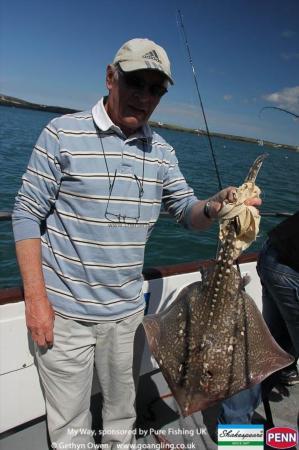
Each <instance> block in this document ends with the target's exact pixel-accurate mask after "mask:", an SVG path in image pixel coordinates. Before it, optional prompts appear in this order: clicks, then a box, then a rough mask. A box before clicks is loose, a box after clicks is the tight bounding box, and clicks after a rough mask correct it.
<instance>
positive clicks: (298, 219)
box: [269, 211, 299, 272]
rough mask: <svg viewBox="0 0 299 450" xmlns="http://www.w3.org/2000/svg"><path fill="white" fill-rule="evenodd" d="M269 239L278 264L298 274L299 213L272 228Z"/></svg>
mask: <svg viewBox="0 0 299 450" xmlns="http://www.w3.org/2000/svg"><path fill="white" fill-rule="evenodd" d="M269 239H270V242H271V244H272V246H273V247H274V248H275V250H276V251H277V260H278V262H279V263H280V264H285V265H286V266H289V267H291V268H292V269H293V270H296V271H297V272H299V211H298V212H297V213H295V214H294V215H293V216H291V217H289V218H288V219H286V220H284V221H283V222H281V223H280V224H279V225H277V226H276V227H275V228H273V230H271V231H270V233H269Z"/></svg>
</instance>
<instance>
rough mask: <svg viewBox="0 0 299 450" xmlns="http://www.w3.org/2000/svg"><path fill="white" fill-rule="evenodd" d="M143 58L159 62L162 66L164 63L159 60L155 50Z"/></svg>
mask: <svg viewBox="0 0 299 450" xmlns="http://www.w3.org/2000/svg"><path fill="white" fill-rule="evenodd" d="M142 58H146V59H153V60H154V61H157V62H158V63H160V64H162V61H161V60H160V59H159V56H158V54H157V52H156V51H155V50H152V51H150V52H148V53H146V54H145V55H143V57H142Z"/></svg>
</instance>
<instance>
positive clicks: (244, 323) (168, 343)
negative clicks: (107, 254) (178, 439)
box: [143, 155, 293, 416]
mask: <svg viewBox="0 0 299 450" xmlns="http://www.w3.org/2000/svg"><path fill="white" fill-rule="evenodd" d="M265 156H266V155H261V156H260V157H259V158H257V160H256V161H255V162H254V164H253V165H252V167H251V169H250V171H249V173H248V175H247V177H246V179H245V183H248V186H249V187H250V189H251V188H252V186H253V185H254V183H255V179H256V176H257V174H258V172H259V169H260V167H261V165H262V162H263V160H264V158H265ZM235 242H236V226H235V221H234V220H231V221H229V222H228V224H227V225H226V227H225V232H224V239H223V241H222V245H221V248H220V250H219V253H218V256H217V260H216V261H215V262H214V263H213V265H212V266H211V267H210V268H209V269H208V270H206V271H204V272H203V273H202V282H196V283H193V284H191V285H190V286H188V287H186V288H184V289H183V290H182V292H181V293H180V294H179V296H178V298H177V299H176V300H175V301H174V302H173V303H172V304H171V305H170V307H169V308H167V309H166V310H165V311H163V312H161V313H159V314H156V315H152V316H147V317H145V319H144V322H143V323H144V327H145V331H146V335H147V339H148V342H149V347H150V350H151V352H152V353H153V355H154V357H155V359H156V360H157V362H158V364H159V367H160V369H161V371H162V373H163V375H164V377H165V379H166V381H167V383H168V385H169V387H170V389H171V390H172V392H173V395H174V397H175V398H176V400H177V402H178V404H179V406H180V408H181V411H182V414H183V415H184V416H187V415H190V414H192V413H193V412H196V411H199V410H202V409H205V408H207V407H209V406H211V405H213V404H214V403H216V402H218V401H219V400H222V399H224V398H227V397H230V396H231V395H233V394H234V393H236V392H239V391H240V390H242V389H246V388H248V387H250V386H253V385H255V384H257V383H260V382H261V381H262V380H264V379H265V378H266V377H268V376H269V375H270V374H271V373H273V372H275V371H276V370H279V369H281V368H283V367H285V366H288V365H289V364H290V363H291V362H292V360H293V359H292V357H291V356H290V355H288V354H287V353H285V352H284V351H283V350H282V349H281V348H280V347H279V346H278V345H277V343H276V342H275V341H274V339H273V338H272V336H271V334H270V332H269V330H268V328H267V326H266V324H265V322H264V320H263V318H262V315H261V313H260V312H259V310H258V309H257V307H256V305H255V303H254V301H253V300H252V299H251V297H249V295H247V294H246V293H245V291H244V283H243V280H242V278H241V276H240V274H239V272H238V271H237V270H236V269H235V268H234V267H233V263H234V259H233V258H234V256H233V255H234V251H235Z"/></svg>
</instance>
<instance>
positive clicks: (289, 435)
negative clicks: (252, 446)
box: [266, 427, 298, 448]
mask: <svg viewBox="0 0 299 450" xmlns="http://www.w3.org/2000/svg"><path fill="white" fill-rule="evenodd" d="M266 442H267V445H269V446H270V447H273V448H291V447H295V445H297V442H298V432H297V431H296V430H294V429H293V428H286V427H275V428H270V430H267V433H266Z"/></svg>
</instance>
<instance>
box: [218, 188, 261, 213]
mask: <svg viewBox="0 0 299 450" xmlns="http://www.w3.org/2000/svg"><path fill="white" fill-rule="evenodd" d="M236 190H237V188H235V187H233V186H229V187H228V188H225V189H222V191H219V192H218V193H217V194H215V195H213V197H211V198H210V200H209V202H210V208H209V214H210V216H211V219H216V218H217V217H218V213H219V211H220V210H221V209H222V207H223V202H226V203H234V202H235V201H236ZM244 204H245V205H247V206H260V205H261V204H262V200H261V199H260V198H258V197H252V198H249V199H247V200H246V201H245V202H244Z"/></svg>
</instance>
